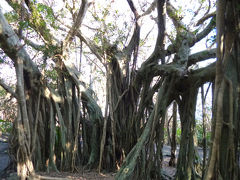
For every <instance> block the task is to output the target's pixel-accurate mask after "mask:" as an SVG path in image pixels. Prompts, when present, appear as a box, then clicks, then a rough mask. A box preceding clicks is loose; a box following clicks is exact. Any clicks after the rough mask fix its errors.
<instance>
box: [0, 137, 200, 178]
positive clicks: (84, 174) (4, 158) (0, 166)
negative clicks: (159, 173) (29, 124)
mask: <svg viewBox="0 0 240 180" xmlns="http://www.w3.org/2000/svg"><path fill="white" fill-rule="evenodd" d="M178 150H179V149H178V148H177V152H176V156H178ZM170 152H171V147H170V146H164V147H163V157H164V162H163V168H162V170H163V172H164V174H166V175H167V176H168V177H169V178H166V179H169V180H170V179H173V176H174V174H175V173H176V168H175V167H170V166H169V165H168V162H169V160H170ZM198 152H199V155H200V157H201V158H202V149H201V148H199V149H198ZM9 164H10V158H9V155H8V143H7V136H1V135H0V179H2V180H3V179H9V178H2V177H3V176H2V177H1V175H7V176H9V174H8V173H7V174H5V173H6V172H8V171H5V173H4V169H5V168H6V167H7V166H8V165H9ZM77 170H78V172H77V173H71V172H59V173H46V172H37V173H36V175H35V176H36V177H35V179H49V180H51V179H55V180H70V179H75V180H76V179H78V180H98V179H99V180H113V179H114V175H115V174H116V173H105V172H103V173H101V174H99V173H98V172H97V171H96V170H91V171H87V170H83V168H78V169H77ZM10 172H11V174H12V176H13V177H14V176H15V175H16V173H15V172H12V171H10ZM5 177H6V176H5ZM10 179H12V178H10Z"/></svg>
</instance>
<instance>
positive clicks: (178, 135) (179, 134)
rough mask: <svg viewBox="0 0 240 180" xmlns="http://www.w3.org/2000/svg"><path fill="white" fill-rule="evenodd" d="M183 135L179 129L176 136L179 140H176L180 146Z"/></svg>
mask: <svg viewBox="0 0 240 180" xmlns="http://www.w3.org/2000/svg"><path fill="white" fill-rule="evenodd" d="M181 134H182V131H181V128H177V134H176V136H177V138H176V141H177V144H180V141H181Z"/></svg>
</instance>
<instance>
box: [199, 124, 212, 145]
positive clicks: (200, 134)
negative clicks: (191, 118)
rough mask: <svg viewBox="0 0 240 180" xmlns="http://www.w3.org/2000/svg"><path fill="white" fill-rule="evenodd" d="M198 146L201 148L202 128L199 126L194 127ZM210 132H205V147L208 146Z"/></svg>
mask: <svg viewBox="0 0 240 180" xmlns="http://www.w3.org/2000/svg"><path fill="white" fill-rule="evenodd" d="M196 133H197V140H198V145H199V146H203V128H202V125H201V124H197V125H196ZM210 139H211V132H208V131H207V132H206V140H207V145H210Z"/></svg>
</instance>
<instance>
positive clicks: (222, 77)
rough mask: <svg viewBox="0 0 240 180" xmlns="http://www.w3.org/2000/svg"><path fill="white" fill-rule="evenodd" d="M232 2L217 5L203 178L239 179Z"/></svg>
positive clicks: (239, 53)
mask: <svg viewBox="0 0 240 180" xmlns="http://www.w3.org/2000/svg"><path fill="white" fill-rule="evenodd" d="M239 5H240V3H239V1H237V0H234V1H225V0H223V1H218V5H217V32H218V33H217V45H218V47H217V69H216V80H215V90H214V108H213V130H212V140H213V144H212V146H211V151H210V156H209V162H208V168H207V170H206V173H205V177H204V179H206V180H211V179H233V180H235V179H239V175H240V172H239V149H238V148H239V147H238V146H239V131H240V129H239V127H240V125H239V117H240V115H239V109H240V108H239V107H240V103H239V96H240V95H239V86H240V75H239V74H240V72H239V69H240V61H239V57H240V48H239V47H240V43H239V42H240V41H239V37H240V33H239V23H240V18H239V9H238V7H239Z"/></svg>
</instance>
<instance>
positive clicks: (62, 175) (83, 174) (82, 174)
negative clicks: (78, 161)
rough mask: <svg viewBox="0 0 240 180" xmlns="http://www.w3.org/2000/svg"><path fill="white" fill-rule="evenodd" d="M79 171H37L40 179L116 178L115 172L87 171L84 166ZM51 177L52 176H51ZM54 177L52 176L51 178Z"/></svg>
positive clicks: (83, 179) (96, 179)
mask: <svg viewBox="0 0 240 180" xmlns="http://www.w3.org/2000/svg"><path fill="white" fill-rule="evenodd" d="M78 171H79V172H78V173H70V172H59V173H46V172H37V173H36V177H37V178H39V179H56V180H60V179H61V180H68V179H75V180H98V179H99V180H114V175H115V174H114V173H101V174H99V173H98V172H97V171H94V170H91V171H86V170H83V169H82V168H79V169H78ZM49 177H50V178H49ZM51 177H52V178H51Z"/></svg>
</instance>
